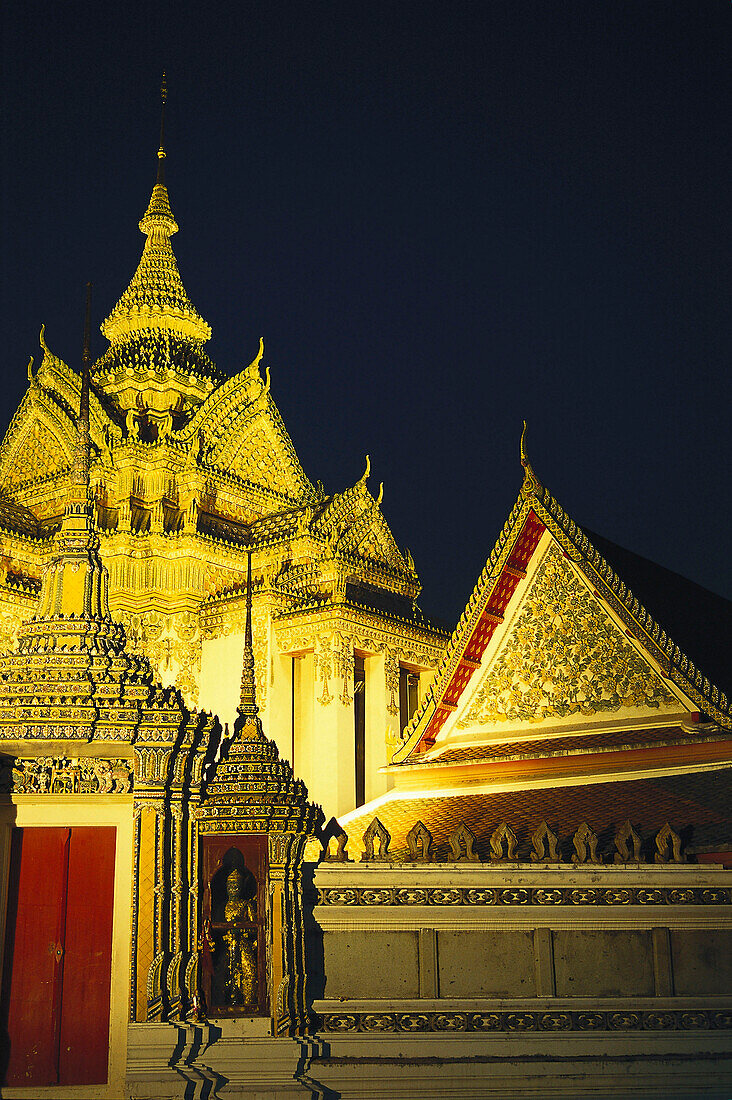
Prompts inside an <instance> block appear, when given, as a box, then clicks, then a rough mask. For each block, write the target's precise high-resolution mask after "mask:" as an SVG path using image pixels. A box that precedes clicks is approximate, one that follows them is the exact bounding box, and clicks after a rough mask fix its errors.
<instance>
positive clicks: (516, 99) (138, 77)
mask: <svg viewBox="0 0 732 1100" xmlns="http://www.w3.org/2000/svg"><path fill="white" fill-rule="evenodd" d="M2 19H3V28H2V84H3V88H2V91H3V108H2V111H3V113H2V149H3V152H2V255H3V271H2V279H3V282H2V307H1V308H2V317H3V343H4V347H3V359H2V371H3V383H4V401H3V410H2V421H3V427H4V426H5V424H6V423H7V422H8V421H9V419H10V416H11V415H12V412H13V410H14V408H15V406H16V404H17V402H18V400H19V399H20V396H21V395H22V392H23V391H24V388H25V377H26V373H25V368H26V363H27V361H28V356H29V355H30V354H36V349H37V346H38V344H37V337H38V330H39V327H40V323H41V322H42V321H43V322H45V324H46V336H47V340H48V343H49V345H50V347H51V348H52V349H53V350H54V351H56V353H57V354H59V355H61V356H62V357H63V358H65V359H66V360H67V361H70V362H76V361H77V360H78V358H79V348H80V342H81V330H82V312H83V297H84V290H83V287H84V283H85V281H86V280H87V279H88V278H91V279H92V280H93V281H94V283H95V302H94V309H95V323H96V324H97V325H98V323H99V322H100V321H101V320H102V318H103V317H104V316H106V314H107V313H108V312H109V311H110V309H111V308H112V306H113V305H114V303H115V301H116V300H117V298H118V297H119V295H120V293H121V292H122V290H123V289H124V287H125V286H126V285H127V282H128V280H129V278H130V276H131V274H132V272H133V271H134V269H135V266H136V264H137V260H138V258H139V254H140V250H141V247H142V243H143V238H142V236H141V235H140V233H139V232H138V230H137V221H138V220H139V218H140V216H141V214H142V212H143V211H144V208H145V205H146V203H147V200H148V197H149V193H150V189H151V186H152V183H153V179H154V171H155V156H154V154H155V149H156V144H157V125H158V98H157V97H158V86H159V81H160V71H161V70H162V68H166V69H167V71H168V84H169V90H170V95H169V113H168V122H167V138H168V141H167V144H168V162H167V175H168V185H169V190H170V196H171V203H172V207H173V211H174V214H175V216H176V218H177V220H178V222H179V224H180V227H181V231H180V233H179V234H178V235H177V236H176V237H175V238H174V242H173V244H174V247H175V250H176V254H177V256H178V261H179V265H180V269H181V273H182V276H183V280H184V282H185V285H186V288H187V290H188V292H189V294H190V296H191V298H192V299H193V301H194V303H195V305H196V306H197V308H198V309H199V310H200V312H201V313H202V314H203V316H204V317H205V318H206V319H207V320H208V321H209V323H210V324H211V325H212V326H213V330H214V336H213V340H212V341H211V344H210V345H209V350H210V353H211V355H212V356H213V358H214V359H215V360H216V361H217V363H218V364H219V366H220V367H221V368H222V369H223V370H224V371H226V372H230V373H233V372H235V371H236V370H238V369H240V368H241V367H242V366H244V365H246V363H248V362H249V360H250V359H251V358H252V357H253V355H254V353H255V351H256V347H257V341H258V337H259V336H260V335H264V336H265V339H266V349H267V350H266V361H267V362H268V363H269V364H270V367H271V370H272V393H273V396H274V399H275V401H276V402H277V404H278V406H279V408H280V410H281V412H282V415H283V417H284V420H285V423H286V425H287V427H288V429H289V431H290V434H291V435H292V438H293V441H294V443H295V446H296V448H297V450H298V453H299V455H300V458H301V460H302V462H303V465H304V467H305V469H306V472H307V473H308V475H309V476H310V477H311V478H312V479H314V480H315V479H319V480H322V481H323V483H324V484H325V486H326V488H327V489H329V490H338V489H342V488H344V487H345V486H347V485H349V484H352V483H353V482H354V481H355V480H356V479H357V478H358V477H359V476H360V474H361V472H362V470H363V463H364V457H363V456H364V454H365V453H366V452H367V451H368V452H369V453H370V455H371V460H372V481H371V485H372V488H373V491H374V492H376V491H377V490H378V484H379V482H380V481H381V480H383V481H384V482H385V492H384V503H383V510H384V513H385V515H386V518H387V520H388V522H389V523H390V524H391V527H392V530H393V531H394V534H395V536H396V538H397V541H398V542H399V543H400V544H401V545H402V546H403V545H407V546H408V547H409V548H410V550H411V551H412V554H413V556H414V559H415V562H416V565H417V568H418V570H419V571H420V575H421V577H422V580H423V583H424V592H423V595H422V598H421V600H420V604H421V606H422V607H423V609H424V610H425V611H426V612H427V613H428V614H429V613H433V614H435V615H436V616H439V617H442V618H443V619H445V620H447V621H449V622H454V620H455V619H456V617H457V615H458V614H459V613H460V611H461V610H462V607H463V605H464V602H465V600H466V598H467V596H468V594H469V592H470V590H471V588H472V585H473V584H474V582H475V579H476V577H477V574H478V571H479V570H480V568H481V567H482V565H483V563H484V561H485V558H486V556H487V554H488V552H489V550H490V548H491V546H492V544H493V542H494V541H495V538H496V536H497V534H498V531H499V530H500V527H501V526H502V524H503V522H504V520H505V517H506V514H507V512H508V510H509V509H510V507H511V505H512V503H513V500H514V498H515V496H516V493H517V491H518V488H519V486H520V482H521V470H520V466H519V463H518V442H519V435H520V430H521V421H522V419H523V418H526V419H527V420H528V422H529V435H528V447H529V452H530V455H531V458H532V461H533V463H534V466H535V468H536V472H537V474H538V475H539V477H540V478H541V479H542V480H543V481H544V483H545V484H546V485H548V486H549V488H550V489H551V491H552V492H553V493H554V495H555V496H556V497H557V498H558V499H559V500H560V502H561V503H562V505H563V506H564V507H565V508H566V510H567V511H568V512H569V513H570V514H571V515H572V516H573V518H575V519H576V520H577V521H578V522H580V523H583V524H585V525H587V526H588V527H590V528H591V529H593V530H595V531H598V532H600V533H602V534H603V535H605V536H606V537H608V538H610V539H612V540H614V541H615V542H618V543H621V544H622V545H625V546H627V547H628V548H630V549H632V550H634V551H636V552H637V553H640V554H644V555H646V556H648V557H650V558H653V559H654V560H656V561H658V562H660V563H662V564H663V565H665V566H667V567H668V568H671V569H675V570H677V571H679V572H681V573H684V574H685V575H687V576H689V577H691V578H692V579H693V580H696V581H698V582H699V583H701V584H704V585H706V586H707V587H709V588H712V589H714V590H716V591H718V592H721V593H722V594H724V595H726V596H728V597H732V555H731V554H730V550H729V542H730V535H731V534H732V524H731V523H730V518H729V508H730V501H729V495H730V494H729V481H730V460H729V440H730V428H729V423H730V363H731V361H732V356H731V355H730V352H731V350H732V347H731V345H732V336H731V325H730V319H731V313H730V289H731V283H732V279H731V275H732V263H731V261H730V256H731V250H730V234H729V226H730V205H731V200H730V195H731V194H732V188H731V186H730V184H731V183H732V181H731V180H730V166H731V163H732V156H731V154H730V133H729V130H730V122H729V120H730V118H732V47H731V42H732V8H731V7H730V5H729V3H728V2H727V0H706V2H704V3H701V4H695V3H689V0H681V2H675V0H658V2H648V0H628V2H624V0H596V2H593V3H586V2H580V0H577V2H570V0H563V2H560V0H554V2H546V0H545V2H541V3H536V4H529V3H522V2H521V0H510V2H508V0H507V2H503V0H496V2H491V0H482V2H477V0H476V2H465V0H450V2H449V3H429V2H426V0H421V2H419V3H416V2H412V0H394V2H392V3H382V2H379V0H369V2H368V3H364V2H356V0H348V2H340V3H331V2H311V3H302V2H300V3H291V2H284V0H283V2H280V3H261V2H260V3H257V4H255V3H246V2H245V3H240V4H236V5H235V4H231V3H227V4H222V5H217V4H215V3H213V4H208V5H205V6H204V5H203V4H196V5H190V4H180V3H179V4H175V5H173V4H171V5H165V4H162V5H161V4H155V3H148V4H145V5H139V6H138V5H134V4H133V5H130V4H128V5H119V7H118V9H117V10H116V11H113V10H112V6H111V5H108V4H104V3H94V4H80V3H74V2H73V0H72V2H67V3H63V4H59V3H53V4H51V3H47V4H46V3H36V4H31V5H28V6H27V7H26V8H24V9H22V8H21V5H20V4H19V3H15V4H12V3H11V4H8V5H6V6H5V7H4V11H3V16H2ZM105 346H106V345H105V343H104V341H103V339H102V337H101V336H100V335H99V334H98V333H97V337H96V342H95V347H94V349H93V350H94V351H95V353H96V354H100V353H101V352H102V351H103V349H104V347H105Z"/></svg>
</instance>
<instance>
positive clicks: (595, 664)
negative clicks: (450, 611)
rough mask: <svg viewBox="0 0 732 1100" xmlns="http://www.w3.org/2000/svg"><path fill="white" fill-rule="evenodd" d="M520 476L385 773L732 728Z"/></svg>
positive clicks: (703, 686)
mask: <svg viewBox="0 0 732 1100" xmlns="http://www.w3.org/2000/svg"><path fill="white" fill-rule="evenodd" d="M524 467H525V475H524V483H523V485H522V487H521V492H520V494H519V497H518V499H517V501H516V503H515V505H514V507H513V509H512V510H511V513H510V515H509V517H508V519H507V521H506V523H505V524H504V526H503V529H502V531H501V533H500V535H499V537H498V540H497V542H496V544H495V546H494V547H493V549H492V551H491V553H490V556H489V558H488V560H487V562H486V565H485V568H484V569H483V571H482V573H481V575H480V577H479V578H478V582H477V584H476V586H475V588H474V590H473V592H472V594H471V596H470V598H469V600H468V603H467V605H466V607H465V611H464V612H463V615H462V617H461V618H460V621H459V622H458V624H457V626H456V627H455V630H454V631H453V634H452V637H451V638H450V641H449V642H448V645H447V648H446V650H445V654H444V656H443V659H442V662H441V664H440V667H439V668H438V670H437V674H436V677H435V681H434V683H433V684H432V686H431V687H430V689H429V690H428V691H427V693H426V695H425V697H424V699H423V700H422V702H421V704H420V706H419V708H418V710H417V712H416V714H415V715H414V717H413V719H412V721H411V722H410V723H409V725H408V726H407V728H406V729H405V730H404V733H403V736H402V743H401V745H399V746H398V747H397V749H396V750H395V752H394V755H393V757H392V763H393V764H395V765H401V764H413V763H417V762H419V761H426V760H427V759H430V760H434V759H437V760H440V759H442V758H444V759H445V760H448V759H450V758H451V759H454V760H457V759H458V758H459V757H460V758H464V759H468V758H474V757H475V754H474V753H473V751H472V750H473V749H474V748H479V747H480V746H486V745H488V746H491V747H492V750H493V749H495V746H496V745H497V744H500V743H505V744H506V745H511V744H515V743H518V742H521V741H523V742H533V744H532V745H531V746H530V751H531V753H535V752H536V751H538V746H537V741H542V740H546V739H551V738H552V737H554V738H559V739H562V738H564V742H563V745H564V747H566V745H567V744H568V742H567V739H566V736H565V735H567V734H572V735H573V736H574V735H575V734H576V735H577V736H580V737H583V736H584V734H585V733H592V734H594V735H597V734H600V733H602V734H603V737H605V734H608V735H609V736H608V738H606V740H607V743H608V746H609V745H610V742H611V741H612V740H613V739H615V740H617V737H616V734H617V735H619V734H620V733H621V732H622V731H624V730H626V731H627V730H637V731H640V730H649V731H650V730H651V729H652V728H653V727H656V734H654V739H656V740H658V739H659V738H661V739H662V731H663V730H665V729H670V728H671V727H672V726H673V725H674V724H677V725H680V726H687V725H688V724H689V723H691V725H694V723H698V722H700V721H701V722H702V723H703V722H705V721H707V720H708V719H711V720H713V721H715V722H719V723H720V725H721V726H722V727H724V728H726V729H729V728H732V705H731V704H730V699H729V697H728V695H727V694H726V693H725V692H724V691H723V690H721V689H720V687H719V686H718V685H717V684H715V683H713V682H711V681H710V680H709V679H708V678H707V677H706V676H705V675H704V672H703V671H702V670H701V669H700V668H698V666H696V665H695V664H694V661H693V659H692V655H691V654H689V653H686V652H684V650H682V649H681V648H680V647H679V645H678V644H677V643H676V641H674V639H673V638H672V637H670V636H669V635H668V634H667V633H666V631H665V630H664V629H663V626H662V624H661V623H659V622H658V621H657V620H655V619H654V618H653V616H652V614H651V613H649V611H648V609H647V607H646V606H644V605H643V604H642V603H641V601H640V600H639V599H638V594H637V593H634V592H633V591H632V590H631V589H630V588H629V587H628V584H627V583H626V581H625V580H624V579H623V578H622V577H621V576H619V575H618V573H616V572H615V571H614V569H613V567H612V566H611V565H610V564H609V563H608V561H607V560H606V559H605V558H604V557H603V556H602V554H601V553H600V552H599V551H598V550H597V548H596V547H595V546H593V544H592V542H591V540H590V538H589V537H588V535H587V534H586V532H585V531H583V529H582V528H581V527H580V526H579V525H578V524H577V523H575V522H574V520H573V519H572V518H571V517H570V516H569V515H568V514H567V513H566V512H565V511H564V509H563V508H562V507H561V505H560V504H559V503H558V502H557V501H556V500H555V499H554V498H553V497H552V496H551V494H550V493H549V492H548V490H547V489H545V488H544V486H542V485H541V484H540V482H539V481H538V480H537V478H536V476H535V474H534V472H533V470H532V469H531V467H530V465H529V464H528V461H524ZM645 565H646V567H647V571H650V572H651V574H652V572H653V570H654V569H656V568H657V567H655V566H654V565H653V563H651V562H646V563H645ZM677 579H680V578H677ZM684 583H685V584H686V586H687V588H688V586H689V584H690V582H684ZM692 587H693V586H692ZM674 591H675V590H674ZM706 595H707V596H708V597H709V599H708V600H707V602H709V600H712V601H714V600H715V599H716V598H715V597H713V596H712V595H711V594H709V593H707V594H706ZM717 602H718V601H717ZM699 606H700V607H701V608H702V611H703V606H702V605H701V604H700V605H699ZM679 613H681V610H680V609H679ZM678 618H679V616H678V615H676V619H677V620H678ZM705 621H710V620H709V616H707V620H705V619H704V618H703V617H700V619H699V621H698V622H695V624H694V625H695V626H697V627H698V628H699V629H703V628H704V623H705ZM711 628H712V629H714V622H712V623H711ZM613 730H614V731H615V733H612V731H613ZM575 739H576V738H575ZM596 743H599V742H596ZM463 750H465V751H463ZM527 751H529V749H528V748H527ZM478 755H480V754H478ZM484 755H485V754H484ZM494 755H495V753H494Z"/></svg>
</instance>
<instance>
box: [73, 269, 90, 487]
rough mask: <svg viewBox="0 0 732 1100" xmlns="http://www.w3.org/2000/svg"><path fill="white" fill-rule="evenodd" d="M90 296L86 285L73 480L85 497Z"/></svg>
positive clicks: (87, 442) (87, 468)
mask: <svg viewBox="0 0 732 1100" xmlns="http://www.w3.org/2000/svg"><path fill="white" fill-rule="evenodd" d="M91 295H92V285H91V283H87V284H86V309H85V311H84V343H83V345H82V352H81V394H80V396H79V417H78V420H77V422H76V455H75V457H74V473H75V475H76V477H75V480H76V481H77V482H78V486H79V489H80V490H81V491H82V492H83V493H84V496H85V497H86V496H87V495H88V491H89V453H90V446H89V386H90V373H91Z"/></svg>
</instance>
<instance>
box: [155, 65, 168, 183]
mask: <svg viewBox="0 0 732 1100" xmlns="http://www.w3.org/2000/svg"><path fill="white" fill-rule="evenodd" d="M167 100H168V85H167V83H166V80H165V70H164V69H163V80H162V83H161V85H160V145H159V147H158V178H157V181H156V182H157V183H162V184H164V183H165V104H166V102H167Z"/></svg>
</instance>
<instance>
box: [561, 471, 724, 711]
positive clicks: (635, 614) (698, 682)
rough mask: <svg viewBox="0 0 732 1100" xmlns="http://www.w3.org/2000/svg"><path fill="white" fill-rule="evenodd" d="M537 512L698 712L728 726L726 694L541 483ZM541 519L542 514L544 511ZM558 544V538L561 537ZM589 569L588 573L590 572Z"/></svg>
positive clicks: (587, 577)
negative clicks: (566, 542) (695, 706)
mask: <svg viewBox="0 0 732 1100" xmlns="http://www.w3.org/2000/svg"><path fill="white" fill-rule="evenodd" d="M541 500H542V504H541V511H542V512H544V514H545V516H546V520H548V522H547V524H546V525H547V526H548V527H549V529H550V530H551V529H552V523H554V524H555V525H556V529H555V530H553V531H552V533H553V534H555V535H557V534H559V533H561V536H563V537H564V539H565V540H567V541H568V543H569V546H567V545H566V544H565V545H564V549H565V550H569V549H570V548H571V549H572V550H574V551H575V552H576V553H577V554H578V555H579V560H578V559H577V558H576V557H574V558H572V560H573V561H574V562H575V564H576V565H578V566H579V567H580V569H581V571H582V573H583V575H584V576H585V578H586V579H587V580H588V581H590V583H591V584H593V585H594V586H595V587H598V586H599V587H601V590H602V591H603V595H604V596H605V598H606V599H607V600H608V602H609V603H610V605H611V606H613V608H614V610H615V611H617V612H618V613H619V614H620V616H621V618H622V619H623V620H624V621H625V622H626V625H627V626H628V627H629V628H630V629H631V631H632V632H633V634H634V635H635V637H636V639H637V640H638V641H639V642H641V644H642V645H643V646H644V647H645V648H646V649H648V648H650V649H651V650H652V651H653V652H654V656H655V657H656V660H657V661H658V662H659V664H660V665H661V667H662V668H663V669H664V673H665V675H667V676H668V677H669V679H671V680H673V681H674V683H676V684H677V685H678V686H679V687H680V688H681V689H682V691H684V692H685V693H686V694H687V695H689V697H690V698H691V699H693V701H694V702H695V703H697V705H698V706H699V707H700V709H701V710H702V711H705V712H706V713H708V714H709V715H710V716H711V717H713V718H714V719H716V720H717V721H718V722H720V723H721V724H722V725H723V726H725V727H726V728H728V729H732V702H731V701H730V700H728V698H727V696H726V694H725V693H724V692H723V691H721V690H720V689H719V688H718V687H717V686H716V685H715V684H713V683H712V682H711V681H710V680H709V679H708V677H706V676H704V674H703V673H702V672H701V670H700V669H698V668H697V667H696V665H695V663H694V661H693V660H692V659H691V658H690V657H689V656H688V655H687V654H686V653H684V651H683V650H682V649H681V647H680V646H678V645H677V644H676V642H675V641H674V640H673V638H671V637H670V636H669V635H668V634H667V633H666V631H665V630H664V629H663V628H662V627H661V626H660V624H659V623H657V622H656V620H655V619H654V618H653V616H652V615H651V614H650V612H649V611H647V610H646V608H645V607H644V606H643V604H642V603H641V602H640V600H639V599H638V598H637V597H636V596H635V595H634V594H633V592H632V590H631V589H630V588H629V586H628V585H626V584H625V582H624V581H623V580H622V579H621V577H620V576H619V575H618V574H617V573H616V572H615V570H614V569H613V568H612V566H611V565H610V564H609V562H608V561H607V560H606V559H605V558H604V557H603V556H602V554H601V553H600V551H599V550H597V549H596V547H595V546H593V544H592V542H591V540H590V539H589V537H588V536H587V534H586V533H585V531H584V530H583V529H582V528H581V527H580V526H579V524H577V523H575V521H574V520H573V519H572V518H571V516H569V515H568V514H567V512H565V510H564V509H563V508H562V506H561V505H560V504H559V502H558V501H557V500H556V499H555V498H554V497H553V496H552V495H551V493H550V492H549V491H548V489H546V488H543V487H542V488H541ZM540 518H542V519H544V516H541V517H540ZM559 541H560V543H561V541H562V540H561V538H560V540H559ZM588 570H589V571H591V572H588Z"/></svg>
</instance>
